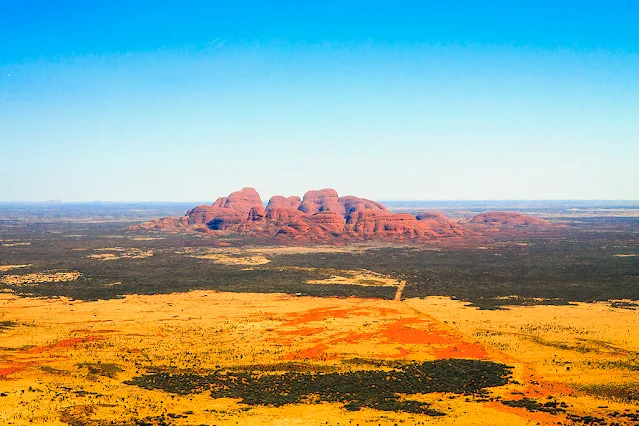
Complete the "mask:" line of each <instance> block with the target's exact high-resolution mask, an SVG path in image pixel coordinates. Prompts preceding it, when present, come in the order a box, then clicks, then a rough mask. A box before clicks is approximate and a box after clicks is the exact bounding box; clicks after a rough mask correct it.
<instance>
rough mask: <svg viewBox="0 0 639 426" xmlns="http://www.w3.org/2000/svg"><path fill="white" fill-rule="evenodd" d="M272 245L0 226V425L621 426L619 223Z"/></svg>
mask: <svg viewBox="0 0 639 426" xmlns="http://www.w3.org/2000/svg"><path fill="white" fill-rule="evenodd" d="M580 221H582V222H584V223H583V224H582V225H578V224H573V225H574V227H573V228H567V229H562V230H560V231H553V232H561V234H552V235H550V234H540V235H533V236H527V237H526V238H519V237H513V236H510V235H498V236H495V237H492V238H490V239H483V240H477V241H472V242H468V241H466V242H464V243H463V244H462V243H460V242H458V241H457V242H456V241H453V240H450V241H446V242H437V243H433V244H421V245H401V246H400V245H384V244H368V245H366V244H357V245H347V246H341V247H332V246H331V247H329V246H321V245H315V246H312V247H281V246H272V245H264V244H261V245H260V244H256V243H255V241H250V240H243V239H214V238H210V237H204V238H200V237H197V236H181V235H164V234H154V233H134V232H127V231H125V230H124V229H126V226H127V223H126V222H116V221H113V220H111V221H107V222H102V221H86V220H84V221H83V220H77V221H69V222H61V221H60V220H59V219H56V220H51V221H45V222H44V223H42V222H34V221H32V220H31V221H20V220H5V221H4V222H2V226H1V227H0V230H1V234H0V240H1V241H0V244H1V245H0V289H1V290H0V291H1V292H0V424H70V425H129V424H130V425H135V424H138V425H202V424H204V425H212V424H218V425H226V424H229V425H235V424H245V425H253V424H255V425H260V424H265V425H267V424H268V425H282V424H284V425H286V424H290V425H338V424H339V425H356V424H360V425H364V424H375V425H380V424H382V425H396V424H397V425H401V424H405V425H413V424H431V423H432V424H495V425H497V424H508V425H519V424H522V425H523V424H639V390H638V389H639V373H638V372H639V302H638V300H639V281H638V277H639V264H638V263H639V257H638V254H639V252H638V249H637V248H638V247H639V244H638V237H637V235H638V234H637V225H636V219H635V220H634V221H633V220H631V219H624V220H617V221H613V222H605V223H603V224H602V223H601V222H596V221H592V220H590V221H589V220H583V218H580Z"/></svg>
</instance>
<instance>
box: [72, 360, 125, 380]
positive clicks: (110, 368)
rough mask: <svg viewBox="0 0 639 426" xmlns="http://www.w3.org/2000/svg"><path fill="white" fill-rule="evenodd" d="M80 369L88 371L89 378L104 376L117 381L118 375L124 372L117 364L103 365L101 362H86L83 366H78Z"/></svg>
mask: <svg viewBox="0 0 639 426" xmlns="http://www.w3.org/2000/svg"><path fill="white" fill-rule="evenodd" d="M78 367H79V368H86V369H87V370H88V376H89V377H91V376H93V377H96V376H103V377H109V378H111V379H115V378H116V377H117V375H118V373H121V372H123V371H124V370H123V369H122V368H121V367H120V366H119V365H117V364H111V363H101V362H96V363H94V362H85V363H82V364H78Z"/></svg>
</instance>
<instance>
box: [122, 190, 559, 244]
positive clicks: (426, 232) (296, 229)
mask: <svg viewBox="0 0 639 426" xmlns="http://www.w3.org/2000/svg"><path fill="white" fill-rule="evenodd" d="M499 214H502V215H505V216H503V219H499V218H500V216H499ZM511 215H512V214H511V213H499V212H488V213H485V214H484V216H485V218H484V219H481V217H482V215H479V216H476V217H474V218H472V219H471V222H472V223H483V224H493V223H497V222H499V220H501V221H502V222H508V223H511V224H515V225H518V224H524V223H525V224H531V225H535V224H547V223H548V222H547V221H544V220H542V219H537V218H532V217H530V216H524V215H519V216H517V217H515V216H511ZM515 215H517V213H515ZM130 229H131V230H158V231H165V232H193V233H204V234H212V235H219V234H226V233H237V234H242V235H247V236H254V237H274V238H281V239H286V240H294V241H299V242H331V241H338V240H354V241H356V240H373V239H383V240H391V241H402V240H430V239H436V238H446V237H460V236H466V235H469V234H470V233H471V232H469V231H468V230H467V229H466V228H465V227H464V226H462V225H461V224H460V223H458V222H455V221H453V220H452V219H450V218H449V217H447V216H445V215H443V214H442V213H438V212H423V213H419V214H417V215H412V214H409V213H391V212H389V211H388V209H387V208H386V207H385V206H384V205H383V204H381V203H378V202H376V201H372V200H368V199H366V198H360V197H354V196H343V197H340V196H339V195H338V194H337V191H335V190H334V189H320V190H313V191H308V192H307V193H306V194H304V197H303V198H301V199H300V197H297V196H294V197H283V196H279V195H278V196H274V197H272V198H271V199H270V200H269V202H268V204H267V205H266V208H265V207H264V204H263V203H262V199H261V198H260V195H259V194H258V193H257V191H256V190H255V189H253V188H244V189H241V190H240V191H236V192H233V193H231V194H229V195H228V197H220V198H218V199H217V200H216V201H215V202H214V203H213V204H212V205H201V206H197V207H195V208H193V209H191V210H189V211H187V212H186V214H185V215H184V216H182V217H165V218H160V219H155V220H152V221H150V222H145V223H142V224H140V225H135V226H132V227H131V228H130Z"/></svg>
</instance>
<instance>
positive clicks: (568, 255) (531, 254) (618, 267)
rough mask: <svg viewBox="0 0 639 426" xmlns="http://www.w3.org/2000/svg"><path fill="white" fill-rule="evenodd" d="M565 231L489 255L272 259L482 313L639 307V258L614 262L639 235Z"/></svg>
mask: <svg viewBox="0 0 639 426" xmlns="http://www.w3.org/2000/svg"><path fill="white" fill-rule="evenodd" d="M565 232H566V233H567V235H560V236H555V237H548V238H546V237H543V238H541V237H539V238H532V239H529V240H524V241H521V240H517V239H515V240H513V241H508V242H499V241H493V242H486V243H485V246H484V247H486V248H477V247H451V246H450V245H449V246H446V245H445V244H444V246H443V247H441V249H440V250H428V249H424V248H420V247H412V248H410V247H408V248H406V247H405V248H380V249H372V250H368V251H366V252H364V253H356V252H353V253H321V254H295V255H286V256H284V255H282V256H277V257H275V258H273V259H272V266H276V265H285V264H290V265H293V264H295V265H298V266H302V267H315V268H328V267H330V268H336V269H357V268H363V269H369V270H371V271H374V272H378V273H382V274H389V275H391V276H393V277H395V278H399V279H403V280H405V281H406V282H407V285H406V288H405V289H404V293H403V297H404V298H410V297H425V296H449V297H453V298H457V299H461V300H464V301H468V302H470V303H471V305H472V306H476V307H480V308H483V309H495V308H498V307H500V306H507V305H531V304H568V303H570V302H592V301H604V300H612V299H630V300H633V301H636V300H639V258H636V259H635V258H632V259H631V260H629V259H628V258H618V257H614V256H613V255H611V253H612V252H613V251H614V247H613V245H618V244H620V243H623V244H627V245H631V246H637V245H639V241H638V240H637V236H636V235H635V234H632V233H630V234H628V235H625V234H624V235H618V234H614V233H606V232H601V233H576V231H565ZM617 238H621V239H622V240H623V238H627V239H628V241H618V240H617Z"/></svg>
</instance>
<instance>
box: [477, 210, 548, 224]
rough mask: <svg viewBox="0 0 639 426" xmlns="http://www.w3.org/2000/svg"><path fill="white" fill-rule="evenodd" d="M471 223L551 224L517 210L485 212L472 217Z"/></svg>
mask: <svg viewBox="0 0 639 426" xmlns="http://www.w3.org/2000/svg"><path fill="white" fill-rule="evenodd" d="M468 222H469V223H473V224H481V225H489V226H497V227H500V226H549V225H551V223H550V222H548V221H547V220H544V219H540V218H538V217H533V216H528V215H525V214H521V213H517V212H484V213H482V214H478V215H477V216H474V217H472V218H471V219H470V220H469V221H468Z"/></svg>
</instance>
